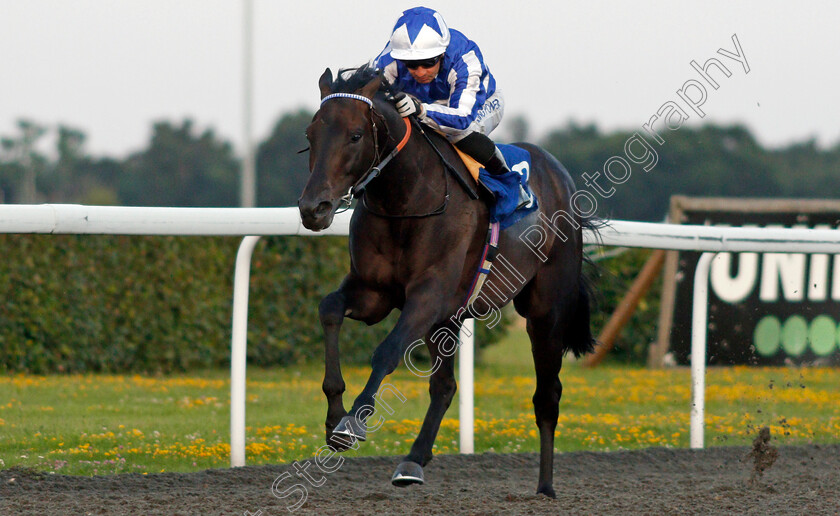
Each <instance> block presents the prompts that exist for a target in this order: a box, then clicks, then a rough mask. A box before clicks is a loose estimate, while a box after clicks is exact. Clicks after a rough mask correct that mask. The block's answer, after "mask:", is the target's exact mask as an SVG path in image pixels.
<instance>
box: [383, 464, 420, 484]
mask: <svg viewBox="0 0 840 516" xmlns="http://www.w3.org/2000/svg"><path fill="white" fill-rule="evenodd" d="M424 482H425V480H423V466H421V465H420V464H417V463H416V462H411V461H409V460H404V461H402V462H400V465H399V466H397V470H396V471H395V472H394V476H393V477H391V483H392V484H394V485H395V486H397V487H406V486H410V485H412V484H423V483H424Z"/></svg>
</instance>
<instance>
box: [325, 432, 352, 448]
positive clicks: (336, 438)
mask: <svg viewBox="0 0 840 516" xmlns="http://www.w3.org/2000/svg"><path fill="white" fill-rule="evenodd" d="M355 443H356V440H355V439H350V438H349V437H346V436H343V435H334V434H332V433H328V434H327V446H329V447H330V448H332V449H333V450H335V451H337V452H343V451H347V450H349V449H350V448H352V447H353V444H355Z"/></svg>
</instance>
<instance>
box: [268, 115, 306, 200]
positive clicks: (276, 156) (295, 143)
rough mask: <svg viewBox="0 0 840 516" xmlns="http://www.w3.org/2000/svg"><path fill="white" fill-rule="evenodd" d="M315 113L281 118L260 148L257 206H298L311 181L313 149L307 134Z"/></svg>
mask: <svg viewBox="0 0 840 516" xmlns="http://www.w3.org/2000/svg"><path fill="white" fill-rule="evenodd" d="M311 121H312V112H310V111H306V110H303V109H301V110H298V111H296V112H294V113H287V114H285V115H283V116H282V117H280V119H279V120H278V121H277V123H276V124H275V125H274V129H273V130H272V131H271V136H269V137H268V140H266V141H265V142H263V143H262V144H261V145H260V146H259V147H258V149H257V205H258V206H297V200H298V197H300V193H301V192H302V191H303V187H304V186H305V185H306V181H307V179H309V153H308V152H303V153H300V154H298V151H300V150H301V149H304V148H306V147H308V146H309V144H308V143H307V141H306V138H305V137H304V135H303V132H304V130H306V126H308V125H309V122H311Z"/></svg>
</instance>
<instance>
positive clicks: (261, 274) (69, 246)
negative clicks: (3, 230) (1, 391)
mask: <svg viewBox="0 0 840 516" xmlns="http://www.w3.org/2000/svg"><path fill="white" fill-rule="evenodd" d="M239 241H240V239H238V238H220V237H126V236H74V235H55V236H53V235H0V243H1V244H0V245H2V248H3V249H4V250H5V256H6V258H5V259H4V260H3V261H2V262H0V293H2V296H3V299H2V304H0V369H2V370H4V371H27V372H32V373H49V372H75V371H110V372H125V371H144V372H169V371H184V370H187V369H191V368H198V367H213V366H223V365H226V364H228V363H229V357H230V325H231V302H232V290H233V264H234V260H235V256H236V250H237V247H238V244H239ZM346 242H347V240H346V238H340V237H320V238H301V237H273V238H264V239H263V240H262V241H261V243H260V244H259V245H258V247H257V250H256V251H255V254H254V259H253V261H252V275H251V287H250V313H249V324H248V361H249V363H251V364H256V365H260V366H274V365H290V364H296V363H300V362H302V361H306V360H310V359H315V360H320V359H321V357H322V356H323V351H322V350H323V345H322V332H321V327H320V324H319V322H318V302H319V300H320V299H321V298H322V297H323V296H324V295H326V294H327V293H329V292H330V291H331V290H333V289H335V288H336V287H337V286H338V284H339V282H340V280H341V278H342V277H343V276H344V274H346V272H347V270H348V268H349V257H348V253H347V243H346ZM397 315H398V314H397V312H396V311H395V313H392V314H391V315H390V316H389V317H388V319H386V320H385V321H383V322H382V323H380V324H378V325H376V326H372V327H368V326H366V325H364V324H363V323H359V322H356V321H350V320H347V321H346V322H345V324H344V326H343V328H342V339H341V343H342V344H341V348H342V357H343V360H345V361H348V362H356V363H365V362H367V361H368V360H369V358H370V354H371V353H372V351H373V349H374V347H375V346H376V345H377V344H378V343H379V342H380V341H381V340H382V339H383V338H384V337H385V335H386V334H387V332H388V330H390V328H392V327H393V325H394V323H395V321H396V317H397ZM477 326H479V332H478V342H479V344H480V345H487V344H490V343H492V342H494V341H496V340H498V339H499V338H501V337H502V336H503V335H504V330H503V329H500V328H494V329H492V330H487V329H486V328H482V327H481V326H482V325H481V324H479V325H477Z"/></svg>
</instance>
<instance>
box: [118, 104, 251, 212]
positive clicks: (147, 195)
mask: <svg viewBox="0 0 840 516" xmlns="http://www.w3.org/2000/svg"><path fill="white" fill-rule="evenodd" d="M239 166H240V165H239V160H238V159H237V158H236V156H235V154H234V151H233V146H232V145H231V144H230V143H229V142H226V141H222V140H219V139H217V138H216V135H215V134H214V133H213V131H212V130H211V129H207V130H205V131H204V132H202V133H201V134H196V131H195V130H194V127H193V122H192V120H189V119H187V120H184V121H183V122H182V123H181V125H179V126H178V125H172V124H171V123H169V122H157V123H155V124H154V127H153V130H152V139H151V142H150V144H149V147H148V148H147V149H146V150H144V151H142V152H139V153H137V154H134V155H132V156H130V157H129V158H128V159H127V160H126V162H125V164H124V167H123V169H124V172H123V173H122V175H121V176H120V180H119V183H118V194H119V198H120V199H121V200H122V201H123V202H124V203H126V204H128V205H134V206H208V207H210V206H237V205H238V195H237V192H238V189H239V180H238V178H239Z"/></svg>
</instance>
